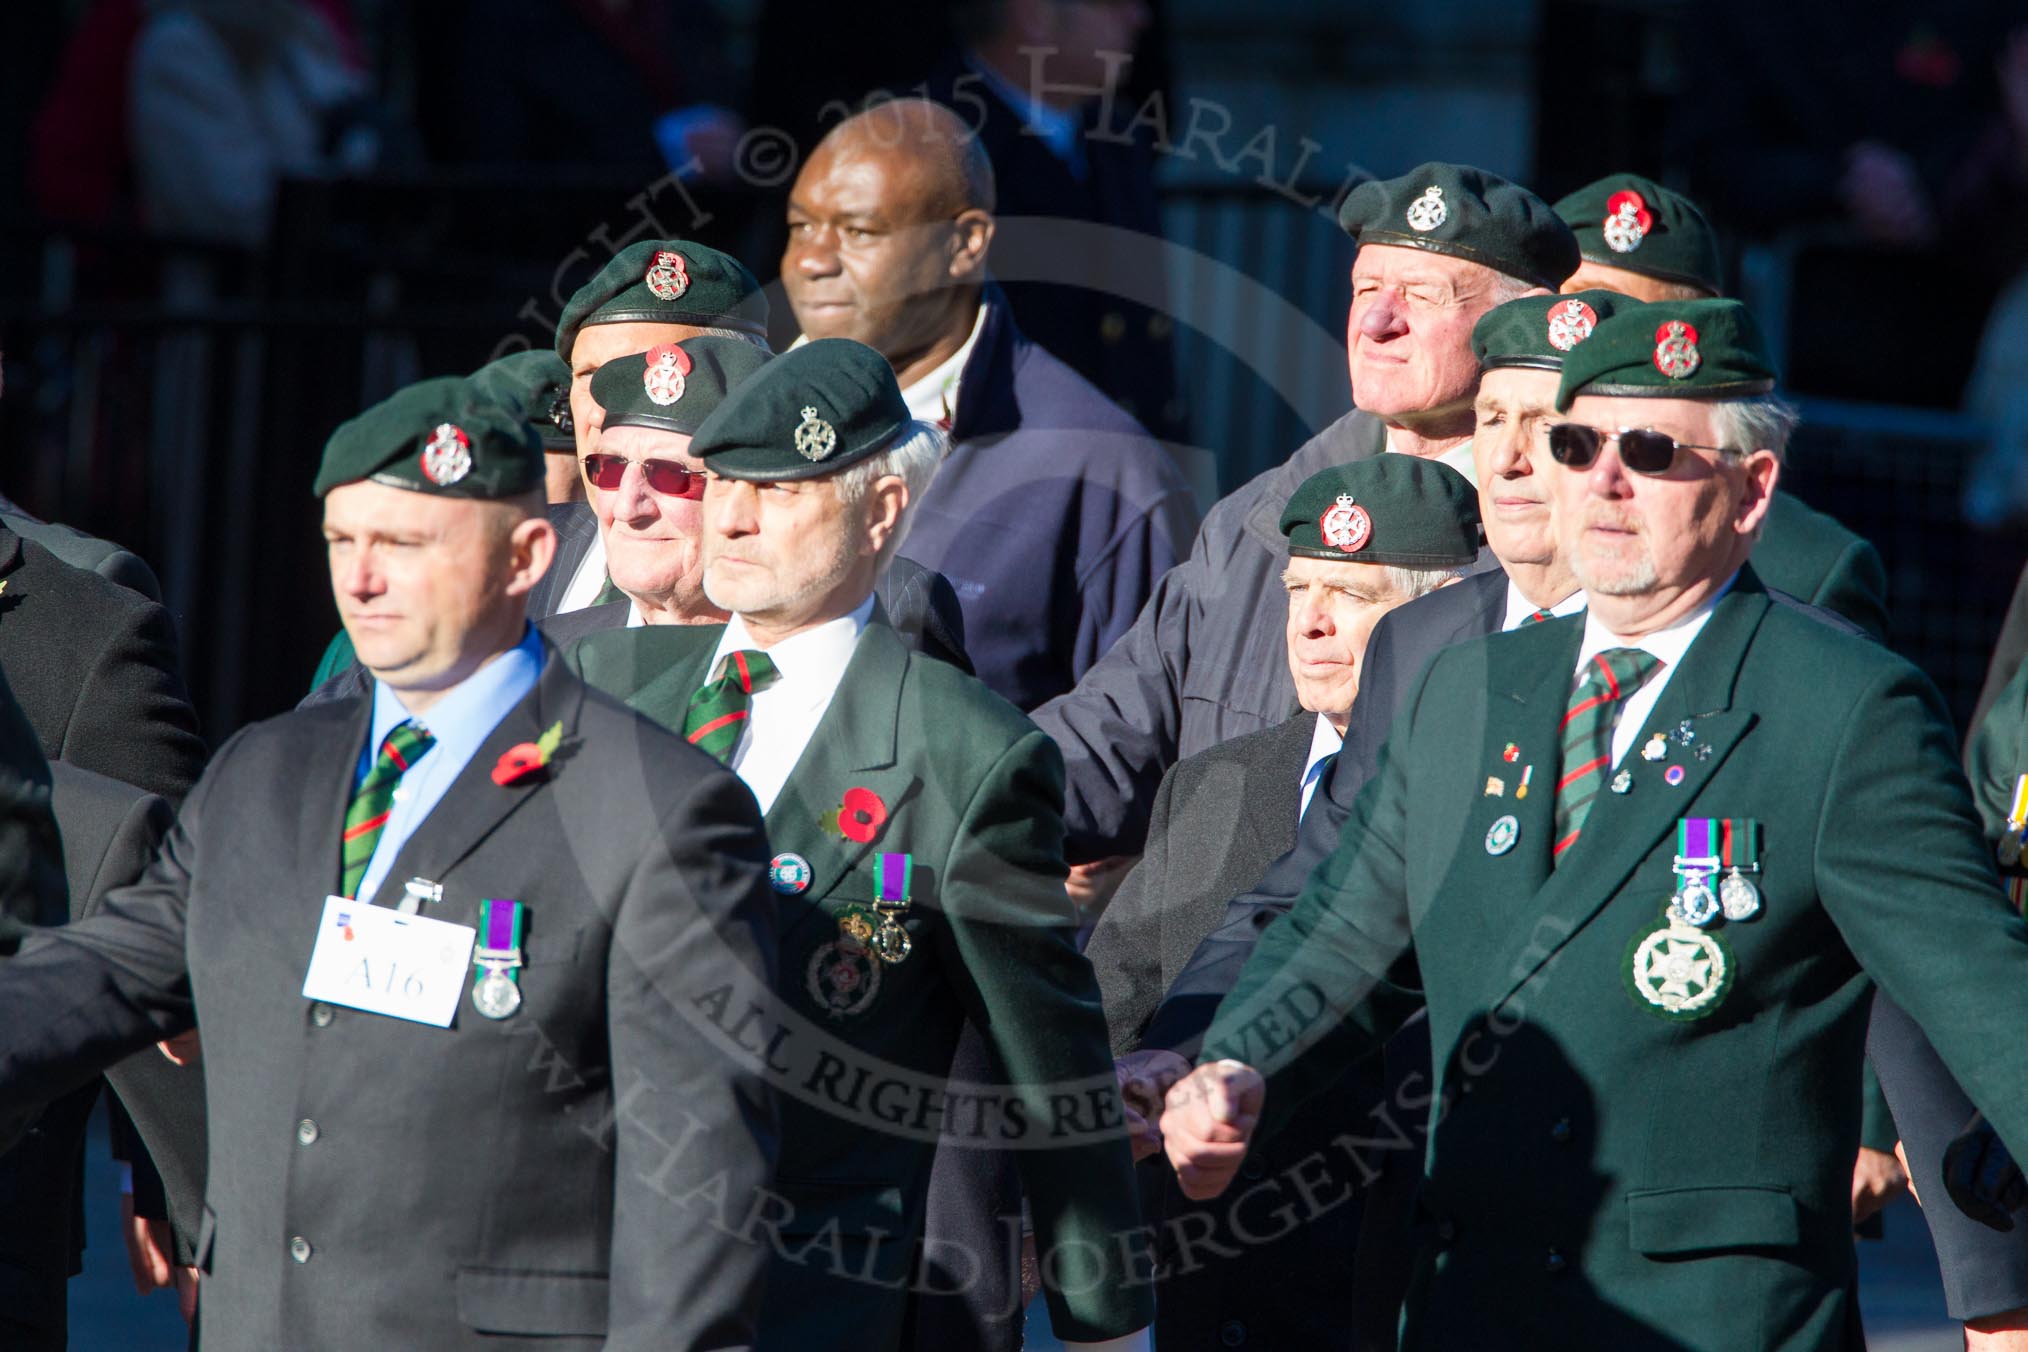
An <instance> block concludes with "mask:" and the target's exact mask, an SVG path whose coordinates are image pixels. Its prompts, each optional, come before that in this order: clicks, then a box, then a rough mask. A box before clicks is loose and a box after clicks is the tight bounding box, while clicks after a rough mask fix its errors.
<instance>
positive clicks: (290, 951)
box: [0, 654, 776, 1352]
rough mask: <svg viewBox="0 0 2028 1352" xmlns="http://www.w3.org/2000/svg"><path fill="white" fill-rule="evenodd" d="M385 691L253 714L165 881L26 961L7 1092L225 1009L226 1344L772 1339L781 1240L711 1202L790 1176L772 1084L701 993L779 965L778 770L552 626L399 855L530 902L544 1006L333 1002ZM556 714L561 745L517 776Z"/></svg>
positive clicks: (717, 1343) (212, 1321)
mask: <svg viewBox="0 0 2028 1352" xmlns="http://www.w3.org/2000/svg"><path fill="white" fill-rule="evenodd" d="M370 713H371V710H370V705H369V704H368V703H367V702H366V701H364V700H356V701H348V702H341V703H337V704H333V705H329V706H325V707H320V708H316V709H311V710H303V711H297V712H295V713H290V714H285V715H283V716H282V717H280V718H276V719H272V720H269V721H267V722H265V723H259V724H255V725H253V726H252V727H249V728H247V729H245V730H244V731H242V732H240V733H239V734H238V735H236V736H235V737H234V738H233V739H232V740H231V741H230V742H229V743H227V745H226V746H225V747H223V748H222V749H221V750H220V752H219V754H218V756H217V757H216V759H215V760H214V761H213V762H212V765H211V767H210V769H209V770H207V771H206V773H205V775H204V777H203V779H202V780H200V781H199V783H198V785H197V787H196V788H195V789H194V790H192V792H191V795H190V797H189V799H188V800H187V801H186V802H185V804H184V806H183V810H182V813H181V815H180V816H179V818H178V820H177V823H176V826H175V827H174V829H173V830H172V831H171V832H170V834H169V837H168V839H167V840H166V841H165V842H164V844H163V846H162V848H161V849H160V850H159V851H158V852H157V853H156V855H155V857H154V860H153V862H152V863H151V864H150V866H149V868H148V871H147V873H146V874H145V875H144V876H143V878H142V879H141V881H140V882H139V883H137V884H136V885H134V886H132V887H128V888H123V889H121V890H119V891H117V892H115V893H114V894H113V895H112V896H111V897H109V898H108V899H107V901H106V904H105V907H104V909H103V910H102V911H101V912H100V913H99V914H97V915H94V916H92V917H90V918H89V919H86V920H83V921H80V922H78V923H77V924H75V925H72V926H69V927H68V928H66V929H62V930H57V931H53V932H51V933H49V934H47V935H43V936H38V937H37V938H35V939H33V940H31V941H30V942H29V943H27V944H25V945H24V946H23V951H22V952H21V954H20V955H19V956H18V957H17V958H15V959H14V960H13V961H11V962H9V963H7V964H4V965H0V1107H12V1106H15V1105H18V1104H21V1103H24V1102H33V1101H37V1100H41V1099H46V1098H49V1097H51V1096H53V1095H56V1094H60V1093H62V1092H64V1091H65V1090H67V1089H68V1088H70V1087H71V1086H73V1085H75V1084H77V1083H79V1082H81V1081H82V1080H83V1079H84V1078H86V1077H88V1076H89V1075H90V1074H92V1073H94V1072H95V1071H97V1070H100V1069H103V1068H105V1067H107V1066H109V1065H112V1064H114V1063H116V1062H117V1061H119V1060H120V1059H121V1058H122V1057H124V1056H126V1055H129V1054H131V1053H133V1052H135V1051H138V1050H140V1049H141V1048H143V1047H146V1046H147V1045H148V1044H149V1043H151V1042H153V1041H155V1040H156V1039H158V1038H160V1037H163V1036H166V1035H169V1034H172V1033H176V1032H179V1031H182V1030H183V1029H185V1028H188V1027H190V1026H192V1024H193V1022H194V1021H195V1020H197V1019H199V1018H201V1019H202V1022H203V1027H204V1042H205V1048H204V1052H205V1054H204V1060H203V1063H202V1064H203V1068H204V1076H205V1083H206V1090H207V1097H208V1101H209V1104H210V1109H211V1118H210V1147H211V1150H212V1152H213V1157H214V1158H215V1159H217V1160H218V1161H220V1162H221V1163H225V1162H229V1163H230V1166H231V1167H229V1168H225V1167H221V1168H216V1169H213V1170H212V1171H211V1172H210V1176H209V1179H208V1182H207V1188H206V1201H207V1203H208V1205H207V1206H206V1209H205V1226H204V1233H203V1235H202V1236H201V1237H200V1241H199V1245H198V1248H199V1258H200V1265H201V1266H204V1267H205V1268H206V1270H207V1272H208V1274H209V1276H208V1280H207V1282H206V1285H205V1303H206V1304H205V1308H206V1323H205V1346H206V1348H207V1349H208V1352H220V1350H221V1349H226V1350H227V1352H230V1350H231V1349H239V1348H246V1349H256V1348H258V1349H271V1348H277V1347H287V1348H291V1349H303V1350H304V1352H321V1350H322V1349H331V1350H332V1352H337V1350H338V1349H354V1348H360V1347H402V1348H424V1349H432V1350H435V1349H473V1350H474V1352H477V1349H481V1348H497V1347H499V1346H501V1343H502V1340H503V1339H505V1338H507V1337H510V1336H518V1337H525V1338H538V1337H539V1338H545V1339H547V1340H548V1341H546V1342H545V1343H544V1344H543V1346H544V1347H545V1348H555V1349H559V1352H592V1349H606V1350H607V1352H619V1350H620V1349H649V1348H656V1349H661V1348H673V1349H689V1348H712V1349H720V1348H741V1347H746V1346H748V1345H749V1344H750V1343H751V1340H752V1336H753V1328H754V1322H755V1317H756V1313H757V1309H758V1305H759V1298H760V1285H761V1279H762V1274H763V1272H764V1271H765V1263H766V1260H767V1257H768V1249H767V1247H766V1246H765V1245H752V1244H746V1243H742V1242H739V1241H737V1240H734V1239H731V1238H728V1237H727V1236H726V1235H725V1234H724V1233H723V1232H721V1231H719V1230H717V1229H715V1228H714V1227H713V1226H712V1225H711V1224H709V1214H710V1212H709V1204H702V1203H700V1202H699V1199H701V1198H705V1197H713V1196H716V1197H723V1198H725V1199H726V1205H727V1207H728V1208H730V1209H731V1210H733V1211H735V1212H736V1213H737V1214H740V1215H745V1214H747V1211H748V1208H749V1207H750V1206H753V1205H755V1204H757V1203H758V1202H759V1201H760V1200H761V1199H759V1198H757V1197H756V1195H755V1193H756V1189H758V1188H760V1187H761V1186H762V1185H763V1184H764V1183H765V1182H766V1181H767V1178H768V1176H769V1171H770V1169H771V1167H772V1162H773V1156H774V1146H775V1136H776V1127H775V1121H776V1115H775V1106H774V1098H773V1094H772V1092H771V1091H770V1089H769V1087H768V1086H767V1084H766V1083H765V1081H764V1079H763V1071H762V1069H761V1067H760V1066H759V1065H758V1064H757V1063H756V1062H755V1061H754V1060H753V1059H752V1058H750V1057H746V1056H744V1055H741V1054H738V1053H735V1052H733V1051H731V1050H729V1049H728V1048H727V1046H726V1043H725V1042H724V1041H723V1040H722V1039H720V1038H718V1037H716V1036H715V1035H714V1032H713V1028H712V1026H711V1024H710V1022H709V1020H708V1018H707V1017H706V1016H705V1015H703V1014H701V1013H699V1011H698V1008H697V1006H696V1004H695V1001H696V1000H697V999H698V997H699V996H700V995H701V994H702V993H704V992H705V991H706V990H707V989H708V988H709V987H711V986H713V985H716V984H719V983H722V982H723V981H726V980H729V979H731V978H732V977H733V976H737V975H738V974H739V973H741V972H742V971H743V972H744V973H746V974H747V978H748V979H749V980H751V981H753V982H756V983H765V981H766V980H767V978H768V976H769V974H771V973H772V971H773V970H774V964H775V940H774V909H775V908H774V905H773V898H772V897H771V896H770V895H769V893H768V890H767V882H766V861H767V846H766V843H765V841H764V839H763V837H762V833H761V824H760V815H759V813H758V811H757V810H756V809H755V807H754V803H753V798H752V796H751V795H750V794H749V793H748V792H747V791H746V788H745V786H744V785H742V784H741V783H740V782H739V780H738V779H737V778H735V777H734V776H733V775H732V774H731V773H729V772H728V771H726V770H725V768H724V767H723V766H720V765H719V764H717V763H716V762H715V761H713V760H712V759H711V758H710V757H708V756H705V755H703V754H702V753H700V752H698V751H696V750H695V749H694V748H691V747H689V746H688V745H686V744H685V743H684V742H683V741H682V739H681V738H679V737H677V736H675V735H674V734H671V733H669V732H667V731H666V730H664V729H662V728H660V727H659V726H657V725H656V724H654V723H652V722H651V721H649V720H647V719H645V718H641V717H638V716H636V715H634V714H632V713H630V712H629V711H627V710H626V709H624V708H622V707H621V706H620V705H618V704H617V703H615V702H613V701H611V700H609V699H607V698H605V697H603V696H601V695H598V694H596V693H594V692H591V691H589V690H587V689H586V687H585V686H584V685H583V684H582V683H581V682H579V681H577V680H576V679H575V678H574V677H572V676H570V674H569V673H568V672H567V671H565V670H564V669H563V666H562V664H561V663H560V662H558V661H557V660H555V658H554V655H553V654H552V655H551V657H550V660H549V661H548V662H547V664H546V666H545V668H544V671H543V674H542V677H541V680H540V681H539V683H538V685H537V687H536V688H535V690H534V691H532V692H531V693H530V694H529V696H528V697H527V698H526V699H524V700H522V701H521V702H520V703H519V704H517V705H516V706H515V707H514V708H513V709H512V710H510V711H509V712H508V713H507V715H506V716H505V717H504V718H503V720H502V721H501V723H500V725H499V726H498V727H497V728H496V729H495V730H494V731H493V732H492V733H491V734H490V735H489V736H488V737H487V738H486V740H485V742H484V743H483V744H482V745H481V746H480V748H479V750H478V752H477V753H476V754H475V755H474V756H473V758H472V760H471V762H470V764H468V765H467V766H466V767H465V768H464V770H463V771H462V772H461V773H460V774H459V776H458V777H457V779H456V780H455V781H454V782H453V783H452V785H451V787H450V790H449V792H448V793H447V794H446V796H445V797H444V799H443V800H442V802H441V803H439V804H438V806H437V807H436V809H435V810H434V811H432V812H431V814H430V815H429V817H428V819H427V820H425V821H424V822H423V823H422V825H421V827H420V828H419V829H418V830H417V831H416V833H415V834H414V835H413V836H412V837H411V838H410V839H409V840H408V841H407V842H406V843H405V844H404V845H403V846H402V848H401V850H400V852H399V853H398V855H397V856H396V858H395V860H394V864H393V868H392V869H391V871H390V872H389V874H388V876H389V877H390V878H391V879H407V878H412V877H424V878H429V879H433V880H435V881H437V882H439V883H441V884H442V887H443V899H442V901H441V902H439V903H437V904H436V906H435V907H434V910H435V913H436V917H437V918H439V919H445V920H450V921H454V922H457V923H463V924H472V923H475V922H476V921H477V919H478V915H479V905H480V899H481V898H485V897H493V898H514V899H518V900H520V901H522V902H523V903H524V904H525V905H526V907H527V908H528V916H529V918H528V927H527V930H526V934H525V937H524V940H523V952H524V957H525V965H524V966H523V967H522V968H521V969H520V989H521V992H522V995H523V997H524V1001H525V1003H524V1005H523V1007H522V1009H521V1010H520V1012H519V1013H518V1014H516V1015H514V1016H513V1017H511V1018H508V1019H505V1020H500V1021H495V1020H492V1019H487V1018H483V1017H480V1016H479V1015H478V1014H476V1013H475V1011H474V1010H473V1009H472V1007H471V1005H470V1003H469V1001H468V1000H467V999H465V998H464V997H463V993H462V992H461V998H460V1001H459V1009H458V1014H457V1017H456V1020H455V1022H454V1023H453V1025H452V1026H451V1027H450V1028H448V1029H442V1028H435V1027H430V1026H425V1025H421V1024H416V1023H410V1022H406V1021H403V1020H398V1019H393V1018H387V1017H382V1016H378V1015H373V1014H366V1013H361V1012H357V1011H353V1010H349V1009H339V1008H334V1007H332V1006H329V1005H324V1004H321V1003H312V1002H311V1001H308V1000H305V999H304V998H303V996H302V994H301V990H302V983H303V973H304V969H305V966H306V963H307V960H308V957H309V953H310V949H311V947H312V944H313V941H314V938H315V935H316V931H317V928H318V920H319V917H320V915H321V914H322V909H323V905H324V899H325V896H326V894H328V893H329V892H330V890H331V888H332V885H333V882H334V880H335V878H336V874H337V859H338V830H339V826H340V823H342V821H343V817H344V811H345V806H346V803H347V801H348V800H349V798H350V796H351V793H352V787H353V780H352V776H353V766H354V764H355V758H356V757H357V755H358V754H359V748H360V747H361V746H362V745H363V744H364V741H365V738H366V733H367V729H368V726H369V719H370ZM551 724H558V725H560V730H561V733H562V737H563V743H562V747H561V749H560V750H559V752H558V754H557V756H556V759H555V761H554V762H553V763H552V765H551V766H550V767H549V768H548V769H547V770H545V771H541V772H538V773H537V774H535V775H533V776H531V777H530V778H527V779H524V780H522V781H520V782H517V783H512V784H507V785H501V784H498V783H496V782H495V781H494V780H493V778H492V773H493V770H494V768H495V766H496V765H497V764H498V762H499V759H500V757H501V756H502V755H503V753H505V752H506V751H507V750H508V749H509V748H510V747H513V746H516V745H518V744H520V743H522V742H530V741H534V740H535V739H536V738H537V737H538V736H539V735H540V734H541V733H542V732H543V731H544V730H545V729H546V728H548V727H549V726H550V725H551ZM400 891H401V889H400V888H399V886H395V887H392V888H388V889H383V892H392V893H394V894H395V895H394V896H391V897H387V898H386V899H387V900H388V901H390V902H392V901H394V900H397V899H398V898H399V894H400ZM53 1010H61V1011H62V1016H61V1017H52V1016H51V1011H53ZM721 1190H722V1191H721ZM685 1198H689V1199H690V1204H688V1205H686V1204H685V1203H684V1201H683V1200H682V1199H685ZM700 1204H701V1205H704V1206H705V1210H702V1211H700V1210H699V1209H698V1206H699V1205H700Z"/></svg>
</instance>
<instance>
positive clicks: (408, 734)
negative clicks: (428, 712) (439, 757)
mask: <svg viewBox="0 0 2028 1352" xmlns="http://www.w3.org/2000/svg"><path fill="white" fill-rule="evenodd" d="M436 742H437V739H436V738H434V737H432V736H430V734H429V730H428V729H427V728H425V727H423V725H422V724H420V723H417V722H415V721H414V720H413V719H411V720H410V721H408V722H406V723H399V724H396V725H395V728H394V730H393V731H392V732H389V733H388V734H387V740H386V741H384V742H382V743H381V744H380V755H379V757H378V758H377V759H376V760H375V761H374V762H373V768H372V769H371V770H368V771H367V772H366V778H364V779H362V780H360V781H359V787H358V788H356V789H354V790H353V791H352V805H351V806H350V807H348V808H346V809H345V835H344V838H343V841H342V843H341V845H340V846H339V867H338V892H339V894H340V895H341V896H347V897H352V896H357V895H358V894H359V881H360V879H362V878H364V877H365V876H366V865H367V862H368V861H369V860H371V859H372V858H373V849H374V847H375V846H376V845H378V844H380V833H381V831H382V830H383V829H384V828H385V827H386V826H387V818H388V814H390V813H392V812H393V811H394V789H395V786H396V785H397V784H399V783H401V777H402V776H403V775H404V774H407V773H408V767H409V766H411V765H414V764H415V763H416V762H417V761H419V760H421V759H422V757H423V754H424V753H425V752H427V751H428V750H429V749H430V748H431V747H433V746H435V745H436Z"/></svg>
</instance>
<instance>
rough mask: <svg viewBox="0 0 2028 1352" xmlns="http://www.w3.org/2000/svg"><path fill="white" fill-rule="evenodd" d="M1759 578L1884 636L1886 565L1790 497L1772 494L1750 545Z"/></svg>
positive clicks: (1832, 521)
mask: <svg viewBox="0 0 2028 1352" xmlns="http://www.w3.org/2000/svg"><path fill="white" fill-rule="evenodd" d="M1753 566H1754V569H1755V571H1757V572H1758V573H1759V574H1760V576H1761V580H1762V581H1763V582H1765V583H1766V584H1767V585H1768V586H1770V587H1773V588H1774V589H1775V590H1776V591H1785V592H1787V593H1788V594H1789V595H1791V596H1793V597H1795V598H1796V599H1797V600H1799V601H1808V602H1809V603H1810V604H1811V605H1813V606H1821V607H1823V608H1824V609H1825V610H1828V611H1830V612H1831V613H1833V614H1835V615H1843V616H1844V617H1845V618H1846V619H1848V620H1850V621H1852V623H1854V624H1856V625H1858V626H1859V627H1860V628H1861V629H1864V630H1865V631H1866V632H1867V633H1869V634H1871V635H1873V637H1875V638H1877V639H1881V640H1883V641H1884V640H1885V639H1886V638H1887V566H1886V565H1885V564H1883V563H1882V562H1881V561H1880V551H1879V550H1877V549H1875V548H1874V547H1873V545H1872V544H1871V543H1870V542H1869V541H1868V540H1867V539H1866V538H1865V537H1864V536H1861V535H1855V534H1854V533H1853V532H1852V531H1850V530H1848V529H1846V528H1845V526H1844V525H1843V524H1841V523H1840V522H1839V521H1838V520H1837V518H1835V517H1831V516H1826V515H1825V514H1824V513H1822V512H1820V511H1818V510H1817V509H1816V508H1814V507H1811V506H1809V505H1807V504H1806V503H1804V502H1803V501H1802V500H1801V499H1800V498H1798V497H1796V496H1795V495H1794V494H1793V493H1776V494H1775V497H1774V505H1773V506H1771V507H1770V508H1769V509H1768V515H1767V524H1766V525H1764V526H1763V527H1761V532H1760V539H1759V540H1758V541H1757V542H1755V544H1754V547H1753Z"/></svg>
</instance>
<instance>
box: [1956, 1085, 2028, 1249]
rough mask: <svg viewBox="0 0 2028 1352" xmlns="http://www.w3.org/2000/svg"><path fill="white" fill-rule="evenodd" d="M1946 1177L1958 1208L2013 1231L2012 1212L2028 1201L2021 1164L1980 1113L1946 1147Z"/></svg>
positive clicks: (1985, 1222)
mask: <svg viewBox="0 0 2028 1352" xmlns="http://www.w3.org/2000/svg"><path fill="white" fill-rule="evenodd" d="M1943 1180H1944V1189H1945V1191H1947V1192H1949V1193H1950V1195H1951V1200H1952V1201H1953V1202H1956V1203H1957V1204H1958V1210H1960V1211H1962V1212H1964V1213H1965V1214H1966V1215H1967V1216H1970V1217H1971V1218H1972V1219H1973V1220H1975V1221H1977V1222H1979V1223H1980V1224H1981V1225H1987V1226H1991V1227H1992V1228H1993V1229H1995V1230H2012V1229H2013V1228H2014V1215H2013V1213H2014V1212H2015V1211H2017V1210H2019V1209H2020V1207H2021V1204H2022V1203H2023V1202H2024V1201H2028V1180H2024V1179H2023V1178H2022V1177H2021V1166H2020V1165H2018V1164H2016V1163H2014V1156H2013V1154H2012V1153H2010V1152H2009V1151H2008V1149H2007V1146H2006V1143H2005V1142H2004V1141H2002V1140H2001V1139H2000V1133H1999V1132H1997V1131H1994V1130H1993V1129H1992V1127H1990V1126H1989V1125H1987V1123H1986V1119H1985V1117H1984V1116H1983V1115H1982V1114H1979V1113H1973V1114H1972V1120H1971V1121H1970V1122H1967V1123H1966V1124H1965V1129H1964V1130H1963V1131H1961V1132H1959V1133H1958V1137H1957V1139H1956V1140H1954V1141H1952V1142H1951V1143H1950V1145H1949V1146H1948V1147H1947V1148H1946V1149H1945V1150H1944V1157H1943Z"/></svg>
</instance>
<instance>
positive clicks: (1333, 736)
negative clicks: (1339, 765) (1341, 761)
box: [1303, 714, 1345, 786]
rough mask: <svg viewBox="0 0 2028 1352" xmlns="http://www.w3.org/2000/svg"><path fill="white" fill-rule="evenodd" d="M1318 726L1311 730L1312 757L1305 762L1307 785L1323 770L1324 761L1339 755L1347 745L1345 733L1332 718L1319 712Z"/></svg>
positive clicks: (1304, 769)
mask: <svg viewBox="0 0 2028 1352" xmlns="http://www.w3.org/2000/svg"><path fill="white" fill-rule="evenodd" d="M1316 718H1317V726H1316V727H1315V728H1314V729H1312V731H1311V732H1310V757H1309V759H1308V760H1306V761H1304V762H1303V783H1304V785H1305V786H1307V785H1308V784H1309V783H1310V781H1311V780H1313V779H1315V778H1316V777H1317V776H1318V775H1319V774H1321V773H1322V772H1323V768H1324V762H1325V761H1327V760H1329V759H1331V757H1333V756H1335V755H1337V754H1338V753H1339V752H1340V751H1342V750H1343V749H1344V747H1345V735H1344V734H1343V733H1341V732H1339V731H1338V729H1336V728H1334V727H1332V726H1331V720H1330V719H1328V718H1326V717H1324V716H1323V715H1322V714H1318V715H1317V716H1316Z"/></svg>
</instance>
